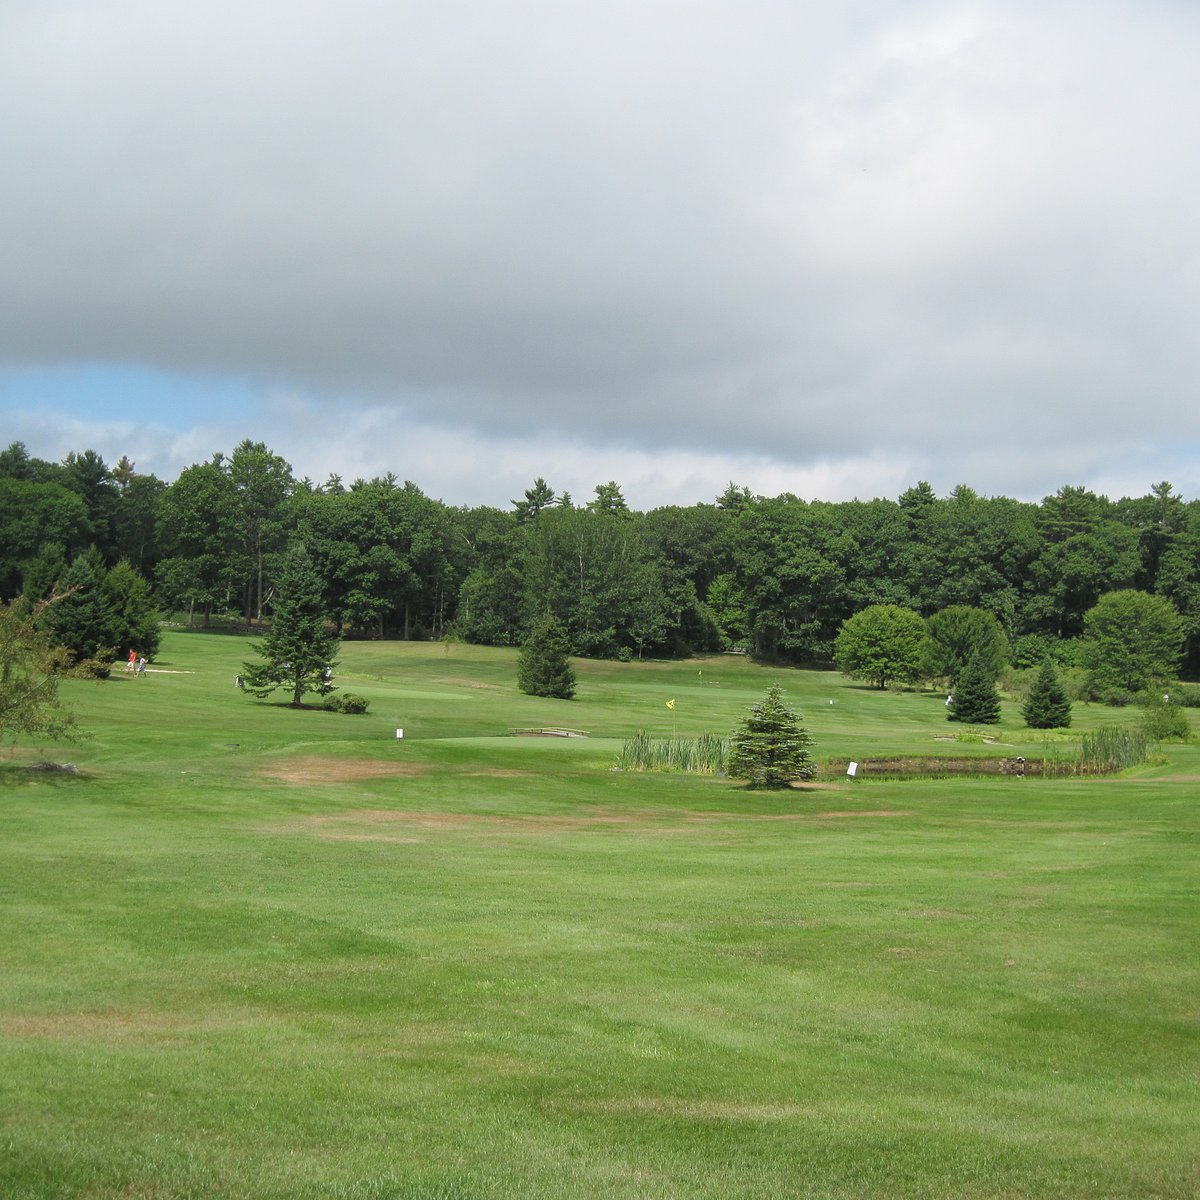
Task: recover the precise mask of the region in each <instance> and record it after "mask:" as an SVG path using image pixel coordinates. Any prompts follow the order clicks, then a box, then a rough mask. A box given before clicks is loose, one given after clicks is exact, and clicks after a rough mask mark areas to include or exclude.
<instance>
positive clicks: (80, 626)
mask: <svg viewBox="0 0 1200 1200" xmlns="http://www.w3.org/2000/svg"><path fill="white" fill-rule="evenodd" d="M107 576H108V572H107V571H105V569H104V563H103V562H102V561H101V559H100V555H99V552H98V551H97V550H96V549H95V548H94V547H93V548H92V549H90V550H88V551H87V552H86V553H84V554H81V555H80V556H79V557H78V558H77V559H76V560H75V561H74V562H73V563H72V564H71V565H70V567H68V568H67V571H66V573H65V574H64V575H63V577H62V579H61V581H60V582H59V585H58V595H59V599H57V600H56V601H55V602H54V603H53V604H52V605H50V606H49V607H48V608H46V609H45V611H44V613H43V616H42V624H43V625H44V627H45V629H46V631H47V633H49V635H50V637H51V640H52V641H53V642H54V644H55V645H59V646H63V647H65V648H66V649H67V651H68V652H69V654H70V656H71V661H72V662H73V663H88V664H90V667H91V670H92V671H93V673H94V674H96V675H98V676H100V677H101V678H103V677H105V676H107V674H108V669H109V666H110V664H111V663H112V661H113V659H114V658H115V657H116V656H117V654H118V653H119V652H120V650H121V645H120V642H121V631H122V625H121V623H120V622H119V621H118V619H117V613H116V610H115V608H114V607H113V602H112V598H111V597H110V596H109V594H108V589H107V588H106V587H105V582H106V580H107Z"/></svg>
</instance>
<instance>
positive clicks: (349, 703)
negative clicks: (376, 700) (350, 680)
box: [324, 692, 371, 713]
mask: <svg viewBox="0 0 1200 1200" xmlns="http://www.w3.org/2000/svg"><path fill="white" fill-rule="evenodd" d="M370 706H371V702H370V700H368V699H367V698H366V696H359V695H356V694H355V693H354V692H345V693H343V694H342V695H340V696H326V697H325V704H324V708H325V711H326V712H340V713H365V712H366V711H367V709H368V708H369V707H370Z"/></svg>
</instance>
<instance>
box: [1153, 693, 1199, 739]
mask: <svg viewBox="0 0 1200 1200" xmlns="http://www.w3.org/2000/svg"><path fill="white" fill-rule="evenodd" d="M1142 725H1143V727H1144V728H1145V730H1146V732H1147V733H1148V734H1149V735H1150V737H1151V738H1152V739H1153V740H1154V741H1156V742H1186V741H1187V740H1188V738H1190V737H1191V735H1192V727H1191V725H1190V724H1188V719H1187V713H1185V712H1184V711H1183V705H1182V704H1181V703H1180V702H1179V700H1177V699H1176V698H1175V696H1173V695H1171V696H1169V697H1168V696H1165V695H1161V694H1159V693H1157V692H1155V693H1152V694H1150V695H1144V696H1143V697H1142Z"/></svg>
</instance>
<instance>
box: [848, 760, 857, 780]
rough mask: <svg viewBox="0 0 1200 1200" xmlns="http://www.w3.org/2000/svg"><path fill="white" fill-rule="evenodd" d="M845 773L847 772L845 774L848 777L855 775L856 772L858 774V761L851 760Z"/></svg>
mask: <svg viewBox="0 0 1200 1200" xmlns="http://www.w3.org/2000/svg"><path fill="white" fill-rule="evenodd" d="M846 774H847V776H849V778H851V779H853V778H854V777H855V775H857V774H858V763H856V762H852V763H851V764H850V765H849V766H848V767H847V768H846Z"/></svg>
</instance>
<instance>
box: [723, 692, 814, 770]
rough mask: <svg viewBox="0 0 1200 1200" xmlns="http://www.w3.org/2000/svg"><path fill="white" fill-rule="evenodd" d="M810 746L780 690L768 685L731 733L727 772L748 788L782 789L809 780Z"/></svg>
mask: <svg viewBox="0 0 1200 1200" xmlns="http://www.w3.org/2000/svg"><path fill="white" fill-rule="evenodd" d="M811 745H812V738H811V737H810V736H809V734H808V732H807V731H806V730H805V728H804V726H803V725H801V724H800V718H799V717H798V716H797V715H796V713H794V712H793V711H792V710H791V709H790V708H788V706H787V705H786V704H785V703H784V702H783V692H782V691H781V690H780V689H779V688H778V687H772V688H770V689H769V690H768V692H767V694H766V696H764V697H763V699H762V701H761V702H760V703H759V704H757V705H755V707H754V708H752V709H751V710H750V713H749V715H748V716H746V717H745V719H744V720H743V721H742V724H741V727H740V728H739V729H738V730H737V731H736V732H735V733H734V735H733V738H732V745H731V749H730V755H729V768H728V769H729V774H730V775H732V776H733V778H735V779H745V780H746V781H747V782H748V783H749V784H750V786H751V787H752V788H785V787H788V786H789V785H790V784H791V783H792V781H793V780H795V779H811V778H812V776H813V771H814V770H815V765H814V763H813V758H812V755H811V754H810V753H809V752H808V747H809V746H811Z"/></svg>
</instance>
